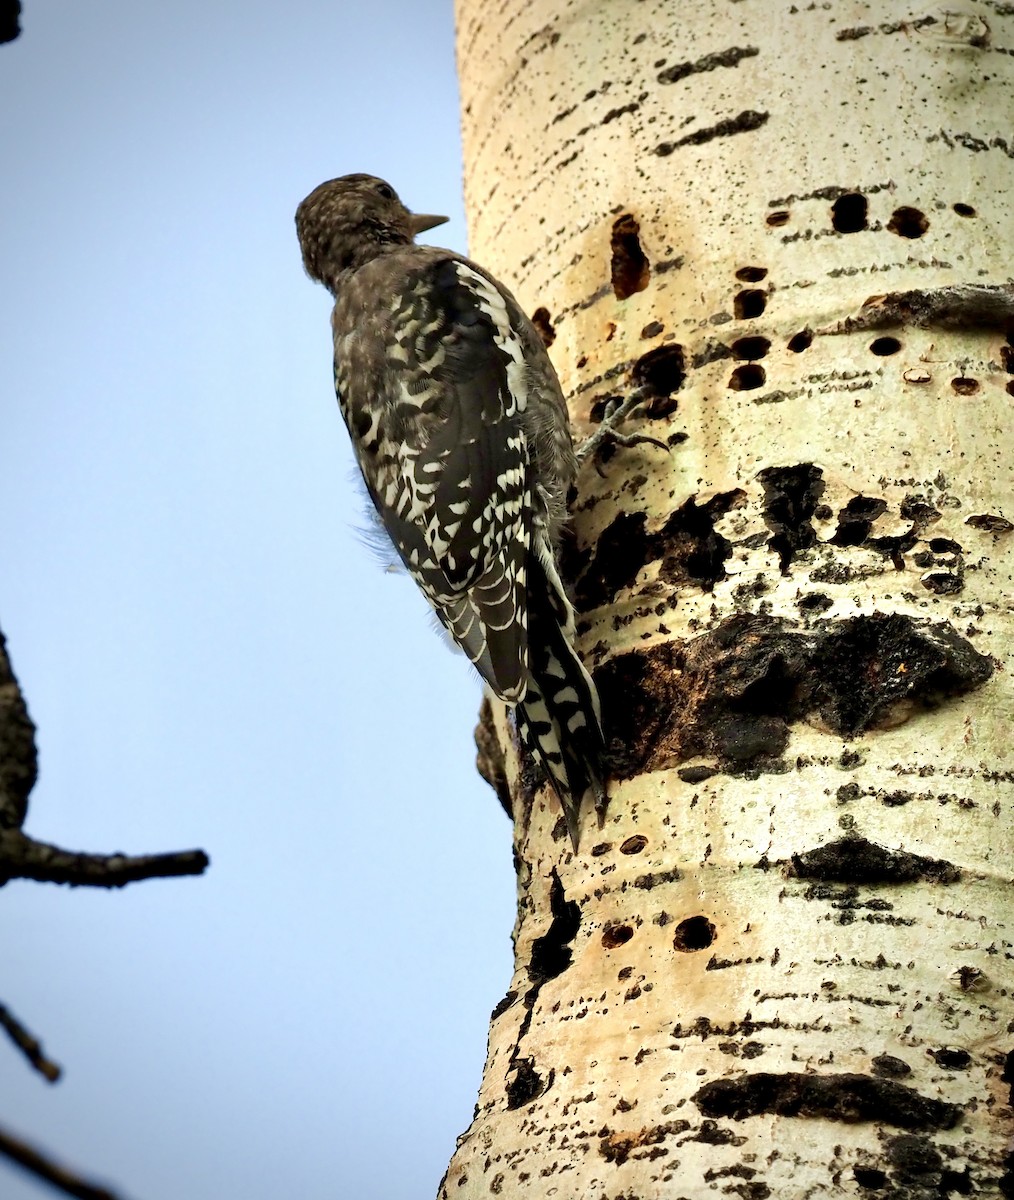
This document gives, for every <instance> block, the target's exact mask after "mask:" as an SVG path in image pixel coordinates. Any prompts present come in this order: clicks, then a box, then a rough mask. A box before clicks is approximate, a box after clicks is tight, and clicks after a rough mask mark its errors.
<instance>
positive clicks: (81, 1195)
mask: <svg viewBox="0 0 1014 1200" xmlns="http://www.w3.org/2000/svg"><path fill="white" fill-rule="evenodd" d="M0 1154H2V1155H4V1156H6V1157H7V1158H9V1159H10V1160H11V1162H15V1163H17V1164H18V1166H20V1167H24V1169H25V1170H26V1171H28V1172H30V1173H31V1174H32V1175H34V1176H35V1177H36V1178H37V1179H42V1180H44V1181H45V1182H46V1183H48V1184H51V1185H52V1186H53V1187H54V1188H56V1189H57V1190H58V1191H61V1192H63V1194H64V1195H65V1196H76V1197H77V1200H124V1198H123V1197H120V1196H117V1195H116V1193H115V1192H111V1191H110V1190H109V1189H108V1188H104V1187H98V1186H97V1185H96V1184H93V1183H89V1182H88V1181H87V1180H85V1179H82V1178H81V1176H80V1175H76V1174H75V1173H74V1172H73V1171H69V1170H68V1169H67V1168H66V1167H62V1166H60V1165H59V1163H55V1162H53V1161H52V1160H51V1159H49V1158H47V1157H46V1156H45V1155H44V1154H42V1153H41V1152H40V1151H39V1150H36V1149H35V1147H34V1146H29V1145H28V1143H27V1142H23V1141H21V1139H20V1138H16V1137H13V1136H12V1135H11V1134H9V1133H7V1132H6V1131H5V1130H3V1129H0Z"/></svg>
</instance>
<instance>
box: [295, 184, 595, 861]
mask: <svg viewBox="0 0 1014 1200" xmlns="http://www.w3.org/2000/svg"><path fill="white" fill-rule="evenodd" d="M446 219H447V218H446V217H439V216H434V215H430V214H421V213H413V212H411V211H410V210H409V209H408V208H406V207H405V205H404V204H403V203H402V202H401V200H400V199H399V198H398V195H397V193H396V192H395V190H394V189H393V188H392V187H391V185H390V184H388V183H386V182H385V181H384V180H383V179H380V178H378V177H377V176H374V175H368V174H352V175H343V176H341V177H339V178H337V179H331V180H328V181H327V182H325V183H322V184H320V185H319V186H318V187H316V188H314V190H313V191H312V192H310V194H309V195H308V196H307V197H306V198H305V199H304V200H303V201H302V203H301V204H300V205H299V207H298V209H297V211H296V232H297V236H298V239H299V246H300V250H301V254H302V259H303V266H304V268H305V270H306V273H307V275H308V276H309V277H310V278H311V279H312V280H314V281H316V282H318V283H321V284H323V285H324V287H325V288H327V290H328V291H329V292H330V293H331V295H332V296H333V297H334V308H333V311H332V314H331V329H332V334H333V340H334V379H335V390H336V393H337V396H338V402H339V407H340V409H341V413H342V416H343V417H344V420H345V424H346V426H347V428H348V432H349V434H350V437H351V440H352V445H353V449H354V452H355V456H356V460H357V462H358V465H359V468H360V470H361V472H362V475H363V479H364V481H365V484H366V489H367V492H368V493H369V496H370V499H371V500H372V502H373V505H374V507H375V508H376V511H377V515H378V516H379V518H380V522H381V524H382V526H383V529H384V531H385V532H386V534H387V536H388V537H389V538H390V540H391V542H392V544H393V546H394V548H395V550H396V552H397V554H398V556H399V558H400V559H401V561H402V563H403V564H404V565H405V567H406V568H407V570H408V572H409V574H410V575H411V576H412V578H413V579H414V581H415V582H416V584H417V585H418V586H419V588H420V589H421V590H422V592H423V594H424V596H425V597H426V599H427V601H428V602H429V604H430V605H431V607H432V608H433V610H434V612H435V613H436V615H437V617H438V619H439V621H440V623H441V624H442V625H443V627H444V628H445V629H446V630H447V631H448V633H449V634H450V636H451V637H452V638H453V640H454V641H455V642H456V643H457V644H458V646H460V647H461V649H462V650H464V652H465V654H466V655H467V656H468V658H469V659H470V661H471V662H472V663H473V665H474V666H475V668H476V670H477V671H478V673H479V675H480V676H481V677H482V679H483V680H484V681H485V683H486V685H487V686H488V687H489V688H490V690H491V691H492V692H493V693H494V695H496V696H497V697H499V699H500V700H502V701H503V702H504V703H505V704H506V705H507V706H508V707H510V708H512V709H513V710H514V714H515V721H516V726H517V730H518V735H519V737H520V740H521V743H522V745H523V746H524V747H525V749H526V750H527V751H528V753H529V755H530V756H531V757H532V758H533V759H534V760H535V761H536V762H537V763H539V764H540V765H541V767H542V769H543V771H544V773H545V775H546V777H547V779H548V781H549V784H550V786H551V788H552V790H553V791H554V792H555V794H556V796H557V798H558V800H559V802H560V804H561V806H562V810H563V815H564V818H565V822H566V828H567V830H568V832H569V834H570V838H571V842H572V844H573V846H574V850H575V853H576V852H577V850H578V847H579V842H580V820H581V807H582V803H583V801H584V799H585V797H586V796H587V795H588V794H589V793H591V796H592V799H593V801H594V806H595V810H596V812H597V814H598V818H599V824H600V825H601V823H602V820H603V818H604V814H605V810H606V804H607V797H606V787H605V776H606V771H605V761H606V743H605V737H604V734H603V729H602V715H601V706H600V703H599V696H598V692H597V690H596V687H595V683H594V681H593V680H592V677H591V675H590V674H589V672H588V670H587V669H586V668H585V666H584V664H583V663H582V661H581V659H580V657H579V656H578V653H577V651H576V649H575V645H574V641H575V617H574V608H573V605H572V604H571V601H570V599H569V597H568V595H567V591H566V588H565V587H564V585H563V582H562V580H561V577H560V567H559V558H558V547H559V539H560V534H561V531H562V530H563V528H564V526H565V524H566V522H567V519H568V513H567V493H568V490H569V488H570V486H571V484H572V483H573V481H574V479H575V477H576V473H577V457H576V455H575V450H574V444H573V440H572V435H571V430H570V423H569V418H568V414H567V407H566V403H565V401H564V398H563V392H562V389H561V387H560V383H559V380H558V378H557V375H556V371H555V370H554V368H553V365H552V362H551V361H550V358H549V355H548V354H547V352H546V348H545V346H544V345H543V342H542V339H541V338H540V336H539V334H538V332H537V331H536V329H535V327H534V325H533V324H532V322H531V321H530V320H529V318H528V317H527V316H526V315H525V313H524V311H523V310H522V308H521V306H520V305H519V304H518V302H517V301H516V300H515V298H514V297H513V295H511V293H510V292H509V291H508V290H507V288H506V287H505V286H504V285H503V284H502V283H500V282H499V281H498V280H497V279H496V278H495V277H494V276H493V275H492V274H490V272H489V271H487V270H485V269H484V268H483V267H481V266H479V265H478V264H477V263H475V262H473V261H471V260H470V259H468V258H466V257H464V256H463V255H460V254H457V253H455V252H453V251H451V250H445V249H441V248H439V247H435V246H426V245H418V244H416V241H415V239H416V237H417V236H418V235H419V234H421V233H424V232H426V231H427V230H430V229H432V228H434V227H435V226H437V225H440V224H442V223H443V222H444V221H445V220H446Z"/></svg>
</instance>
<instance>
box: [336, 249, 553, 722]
mask: <svg viewBox="0 0 1014 1200" xmlns="http://www.w3.org/2000/svg"><path fill="white" fill-rule="evenodd" d="M413 251H414V253H413ZM432 255H433V252H432V251H428V250H426V249H425V248H421V247H411V248H407V249H406V257H408V258H409V260H410V262H412V263H414V264H415V265H414V266H409V268H408V270H407V271H406V272H405V274H404V277H403V281H402V286H400V287H399V288H397V289H396V296H397V300H396V301H394V302H391V304H390V306H389V307H387V309H386V314H387V315H388V316H389V322H388V323H387V327H386V329H385V330H384V336H383V338H382V341H383V346H384V350H383V356H384V358H383V368H382V370H378V371H375V375H374V384H375V387H376V390H377V391H379V392H380V393H381V394H382V395H383V398H384V404H383V406H382V409H381V410H380V412H379V415H378V409H377V406H376V397H375V395H374V397H373V398H372V401H371V400H370V398H368V397H367V398H366V403H364V404H363V405H362V406H361V407H362V409H363V412H362V413H361V414H359V419H358V420H357V397H356V395H355V394H353V393H354V392H355V387H354V380H353V375H354V373H353V372H345V374H346V375H347V378H346V379H345V380H344V381H343V380H342V379H341V378H339V393H340V394H341V395H342V396H343V397H344V402H345V406H346V418H347V419H350V421H351V423H350V428H353V429H354V431H355V432H356V433H357V435H358V440H357V452H358V454H359V460H360V465H361V466H362V468H363V474H364V476H365V477H366V481H367V485H368V486H369V488H370V491H371V495H372V496H373V500H374V503H375V504H376V507H377V510H378V512H379V513H380V516H381V519H382V521H383V523H384V526H385V528H386V530H387V532H388V534H389V535H390V537H391V540H392V541H393V543H394V545H395V548H396V549H397V551H398V553H399V555H400V556H401V558H402V560H403V561H404V562H405V564H406V565H407V566H408V568H409V570H410V571H411V572H412V574H413V575H414V576H415V577H416V578H417V579H418V581H419V582H420V584H421V586H422V588H423V591H424V592H425V594H426V596H427V599H428V600H429V601H430V603H431V605H432V606H433V608H434V609H435V611H436V613H437V615H438V617H439V618H440V620H441V621H442V623H443V624H444V625H445V627H446V628H447V629H448V631H449V632H450V633H451V635H452V637H453V638H454V639H455V641H456V642H457V643H458V644H459V645H460V646H461V647H462V649H463V650H464V651H465V653H466V654H467V655H468V657H469V658H470V659H471V661H472V662H473V663H474V664H475V666H476V668H477V669H478V671H479V673H480V674H481V675H482V676H483V678H484V679H485V680H486V681H487V682H488V683H489V685H490V686H491V687H492V688H493V690H494V691H495V692H496V693H497V694H498V695H499V696H500V697H501V698H503V699H505V700H508V701H510V702H514V701H517V700H520V699H521V698H522V697H523V696H524V693H525V687H526V682H527V636H526V579H525V568H526V561H527V556H528V550H529V544H530V539H531V525H530V516H529V514H530V509H531V504H530V496H529V487H530V483H529V471H528V462H529V447H528V445H527V440H526V435H525V431H524V428H523V423H522V420H521V414H522V413H523V411H524V409H525V407H526V404H527V396H528V386H529V366H528V360H527V356H526V354H525V347H524V343H523V341H522V338H521V336H520V335H519V333H518V324H519V322H520V321H524V320H525V318H524V317H523V316H522V315H521V314H520V310H518V309H517V308H516V305H515V304H514V303H513V301H512V300H511V299H510V298H509V297H507V296H505V295H504V294H503V293H502V292H501V291H500V289H499V288H498V287H497V285H496V284H495V283H494V282H493V281H492V280H490V279H489V278H487V277H486V276H485V275H484V274H482V273H481V272H479V271H478V270H477V269H475V268H474V267H473V266H472V265H471V264H470V263H468V262H466V261H463V260H461V259H458V258H455V257H452V256H449V255H447V254H446V253H443V254H441V255H439V256H438V257H436V258H433V257H432ZM390 294H391V293H390V292H389V291H388V292H387V295H388V296H390ZM336 344H337V343H336ZM341 374H342V372H341V371H340V372H339V375H341ZM366 374H367V377H368V376H369V372H367V373H366ZM378 375H379V376H381V378H378V377H377V376H378ZM364 430H365V433H366V436H364V435H363V431H364ZM370 435H373V436H372V439H371V436H370ZM354 440H356V439H354ZM371 441H372V444H373V445H374V447H375V448H374V449H373V450H371V449H370V446H371Z"/></svg>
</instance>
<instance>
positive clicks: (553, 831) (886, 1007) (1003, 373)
mask: <svg viewBox="0 0 1014 1200" xmlns="http://www.w3.org/2000/svg"><path fill="white" fill-rule="evenodd" d="M458 55H459V69H460V76H461V91H462V109H463V123H464V145H465V164H466V189H467V199H468V209H469V214H470V222H471V225H470V228H471V253H472V254H473V256H474V257H475V258H476V259H477V260H478V261H480V262H481V263H483V264H484V265H486V266H488V267H490V268H491V269H492V270H493V271H494V272H496V274H497V275H498V276H499V277H500V278H502V279H503V280H504V281H505V282H506V283H507V284H508V286H512V287H513V288H514V289H515V291H516V293H517V295H518V298H519V299H520V301H521V303H522V305H523V306H525V307H526V308H527V310H528V311H529V312H532V313H536V314H537V321H538V322H539V323H540V327H541V329H542V331H543V334H544V336H545V337H546V339H547V341H549V340H551V341H552V350H551V353H552V356H553V359H554V361H555V363H556V365H557V368H558V370H559V372H560V376H561V380H562V382H563V385H564V390H565V392H566V393H567V394H568V398H569V400H570V403H571V413H572V416H573V418H574V420H575V422H576V428H577V429H578V430H579V431H581V432H587V430H588V428H589V427H590V426H589V424H588V423H589V421H594V420H595V418H596V416H597V415H599V414H600V412H601V408H602V401H603V400H604V398H606V397H608V396H610V395H612V396H615V395H620V394H623V393H625V392H627V391H629V390H630V388H632V387H633V386H634V385H635V384H639V383H646V382H647V383H650V384H652V385H653V386H654V388H655V391H656V393H657V396H656V398H655V399H653V400H651V401H650V402H649V403H648V404H647V406H646V407H645V409H643V410H642V411H641V412H640V414H639V416H638V419H637V420H634V421H632V422H630V423H629V424H628V425H627V427H626V428H627V430H628V432H629V431H632V430H634V429H636V430H638V431H639V432H641V433H645V434H648V435H650V436H652V437H655V438H659V439H662V440H664V441H666V442H667V443H668V445H669V451H668V452H666V451H665V450H661V449H659V448H657V447H654V446H651V445H643V444H642V445H638V446H634V447H632V448H618V449H616V450H615V453H614V454H613V455H612V457H611V458H610V459H609V461H608V462H606V463H605V464H604V465H603V466H602V468H601V474H600V473H598V472H597V471H596V470H595V469H594V468H593V467H591V466H589V467H586V468H585V469H584V471H583V473H582V476H581V479H580V486H579V489H578V495H577V498H576V500H575V502H574V505H573V509H574V513H575V520H574V526H575V531H576V538H575V544H574V546H573V547H571V548H570V550H569V552H568V554H567V567H568V573H569V575H570V582H571V583H572V585H573V590H574V595H575V599H576V601H577V605H578V608H579V610H580V612H581V618H580V624H579V630H580V632H581V635H582V636H581V649H582V652H583V654H584V656H585V659H586V661H587V662H588V663H589V665H590V666H591V667H592V668H593V669H594V672H595V676H596V679H597V680H598V683H599V687H600V690H601V693H602V699H603V709H604V717H605V723H606V732H607V736H609V737H610V739H611V748H612V752H613V757H614V764H613V772H612V780H611V783H610V797H611V799H610V805H609V811H608V814H607V816H606V820H605V824H604V827H603V828H601V829H598V828H596V826H595V820H594V816H593V815H592V814H590V813H586V814H585V818H584V825H583V830H582V842H581V848H580V851H579V852H578V853H577V854H574V853H572V852H571V848H570V843H569V840H568V838H567V835H566V829H565V826H564V824H563V821H562V819H561V817H560V812H559V808H558V806H557V804H556V801H555V800H554V799H553V798H551V797H550V796H549V794H548V793H547V791H546V789H545V788H533V784H532V780H531V778H530V777H529V776H528V775H527V774H526V772H525V770H524V769H523V768H522V766H521V765H520V764H519V759H518V754H517V750H516V742H515V739H514V738H513V736H512V734H511V731H510V727H509V724H508V722H507V720H506V717H505V714H504V713H503V711H501V710H500V709H498V708H497V707H495V706H490V705H487V706H486V709H485V711H484V717H483V722H482V724H481V726H480V729H479V731H478V738H479V744H480V764H481V766H482V769H483V770H484V772H485V774H486V775H487V777H489V778H490V780H491V781H492V782H494V784H495V785H496V786H497V788H498V790H499V791H500V793H501V796H502V798H504V799H505V800H507V799H509V802H510V804H511V805H512V807H513V811H514V813H515V851H516V862H517V871H518V920H517V926H516V929H515V944H516V954H517V958H516V968H515V975H514V979H513V981H512V983H511V985H510V990H509V991H508V993H507V995H506V996H505V998H504V1000H503V1002H502V1003H501V1004H500V1005H499V1006H498V1007H497V1009H496V1011H495V1012H494V1014H493V1020H492V1025H491V1031H490V1041H489V1055H488V1060H487V1063H486V1069H485V1074H484V1077H483V1081H482V1086H481V1090H480V1095H479V1101H478V1105H477V1108H476V1115H475V1119H474V1121H473V1123H472V1125H471V1127H470V1128H469V1130H468V1131H467V1132H466V1133H465V1134H463V1135H462V1137H461V1139H460V1140H459V1145H458V1149H457V1151H456V1153H455V1155H454V1158H453V1160H452V1163H451V1165H450V1167H449V1169H448V1173H447V1176H446V1177H445V1179H444V1181H443V1184H442V1185H441V1190H440V1196H441V1197H445V1198H449V1197H454V1198H458V1200H466V1198H472V1197H486V1196H489V1195H494V1196H496V1195H501V1196H505V1197H511V1198H513V1197H544V1196H546V1197H548V1196H557V1197H561V1198H569V1197H586V1196H587V1197H594V1198H595V1200H599V1198H605V1197H608V1198H609V1200H614V1198H617V1200H618V1198H623V1200H633V1198H634V1197H636V1198H638V1200H656V1198H661V1197H666V1198H677V1197H682V1198H697V1197H704V1196H709V1197H710V1196H712V1195H715V1194H733V1195H739V1196H744V1197H756V1198H763V1197H765V1196H777V1197H779V1198H782V1200H785V1198H793V1197H803V1196H806V1197H814V1196H825V1195H836V1196H841V1195H845V1196H860V1195H863V1196H865V1195H873V1196H889V1197H894V1198H898V1197H936V1196H948V1195H983V1196H997V1195H1008V1196H1010V1195H1014V1169H1012V1166H1014V1159H1008V1158H1007V1153H1008V1147H1009V1139H1010V1137H1011V1133H1012V1119H1011V1117H1012V1114H1011V1108H1010V1100H1011V1085H1012V1083H1014V1055H1012V1056H1011V1057H1010V1058H1008V1057H1007V1056H1008V1053H1009V1052H1010V1051H1011V1049H1012V1048H1014V1034H1012V1030H1014V996H1012V989H1014V972H1012V969H1011V962H1012V952H1014V915H1012V907H1011V895H1012V892H1011V876H1012V874H1014V853H1012V851H1014V843H1012V837H1011V823H1012V822H1011V813H1012V805H1011V797H1012V789H1011V781H1012V778H1014V751H1012V745H1011V744H1012V740H1014V738H1012V708H1014V706H1012V703H1011V690H1010V674H1009V670H1010V660H1011V635H1012V620H1011V607H1012V606H1011V601H1010V593H1011V588H1012V582H1011V566H1012V546H1014V538H1012V537H1011V533H1012V531H1014V524H1012V519H1014V491H1012V480H1011V474H1012V462H1014V454H1012V439H1011V435H1010V427H1011V420H1012V412H1014V345H1012V341H1014V319H1012V315H1011V314H1012V288H1011V281H1012V271H1014V253H1012V250H1014V216H1012V204H1011V200H1012V190H1014V5H1010V4H1006V3H1000V2H998V0H990V2H985V3H965V2H964V0H955V2H954V3H953V4H951V5H950V6H948V7H930V8H915V9H913V8H911V7H910V6H909V4H907V3H901V2H900V0H883V2H881V3H864V2H861V0H830V2H825V3H813V4H807V3H796V4H791V3H787V2H785V0H679V3H676V0H586V2H584V3H575V2H574V0H458Z"/></svg>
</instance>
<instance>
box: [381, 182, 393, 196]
mask: <svg viewBox="0 0 1014 1200" xmlns="http://www.w3.org/2000/svg"><path fill="white" fill-rule="evenodd" d="M377 194H378V195H380V196H383V197H384V199H385V200H393V199H394V189H393V188H390V187H388V186H387V184H386V183H378V184H377Z"/></svg>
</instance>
